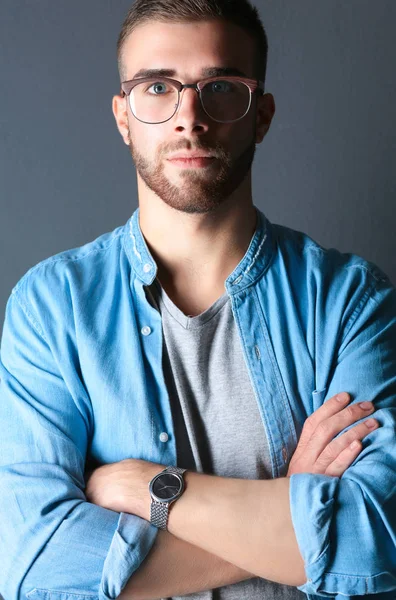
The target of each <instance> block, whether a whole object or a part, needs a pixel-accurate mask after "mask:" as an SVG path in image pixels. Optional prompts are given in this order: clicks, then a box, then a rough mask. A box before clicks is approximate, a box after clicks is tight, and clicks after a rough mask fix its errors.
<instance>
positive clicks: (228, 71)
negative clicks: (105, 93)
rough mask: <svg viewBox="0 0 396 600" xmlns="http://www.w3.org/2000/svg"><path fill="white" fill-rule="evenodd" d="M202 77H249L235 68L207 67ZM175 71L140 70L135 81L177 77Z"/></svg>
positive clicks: (135, 76) (202, 72) (134, 77)
mask: <svg viewBox="0 0 396 600" xmlns="http://www.w3.org/2000/svg"><path fill="white" fill-rule="evenodd" d="M201 74H202V77H221V76H227V75H235V76H237V77H247V75H246V74H245V73H244V72H243V71H241V70H240V69H237V68H235V67H206V68H204V69H202V71H201ZM175 76H176V71H175V69H140V71H138V72H137V73H135V75H134V76H133V79H136V78H140V77H175Z"/></svg>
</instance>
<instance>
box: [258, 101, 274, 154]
mask: <svg viewBox="0 0 396 600" xmlns="http://www.w3.org/2000/svg"><path fill="white" fill-rule="evenodd" d="M274 114H275V100H274V97H273V95H272V94H264V95H263V96H258V97H257V114H256V144H261V142H262V141H263V139H264V137H265V135H266V133H267V131H268V130H269V128H270V125H271V122H272V119H273V116H274Z"/></svg>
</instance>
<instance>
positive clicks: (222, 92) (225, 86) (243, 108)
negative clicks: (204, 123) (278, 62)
mask: <svg viewBox="0 0 396 600" xmlns="http://www.w3.org/2000/svg"><path fill="white" fill-rule="evenodd" d="M201 98H202V104H203V107H204V109H205V111H206V112H207V113H208V115H209V116H210V117H212V119H215V120H216V121H224V122H225V121H236V120H237V119H240V118H241V117H243V116H244V115H245V114H246V112H247V110H248V109H249V106H250V89H249V88H248V86H247V85H245V84H244V83H242V82H240V81H230V80H227V79H217V80H216V81H210V82H208V83H207V84H206V85H205V86H204V87H203V89H202V91H201Z"/></svg>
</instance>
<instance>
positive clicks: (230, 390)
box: [146, 279, 305, 600]
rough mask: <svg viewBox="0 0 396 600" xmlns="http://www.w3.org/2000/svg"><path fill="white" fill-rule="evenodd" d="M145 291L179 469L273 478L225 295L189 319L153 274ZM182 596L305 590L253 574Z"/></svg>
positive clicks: (292, 598) (283, 594)
mask: <svg viewBox="0 0 396 600" xmlns="http://www.w3.org/2000/svg"><path fill="white" fill-rule="evenodd" d="M146 290H147V295H148V299H149V301H150V302H151V304H152V305H153V306H154V307H155V308H157V310H159V311H160V313H161V316H162V327H163V333H164V353H163V355H164V365H163V368H164V374H165V381H166V384H167V388H168V392H169V397H170V402H171V407H172V414H173V419H174V425H175V433H176V445H177V456H178V461H177V462H178V466H180V467H184V468H190V469H193V470H195V471H199V472H204V473H208V474H213V475H218V476H221V477H237V478H240V479H269V478H271V477H272V475H271V462H270V457H269V450H268V443H267V436H266V433H265V430H264V425H263V420H262V418H261V416H260V411H259V407H258V403H257V400H256V397H255V394H254V391H253V387H252V384H251V381H250V378H249V373H248V370H247V367H246V363H245V360H244V356H243V350H242V345H241V343H240V339H239V334H238V331H237V326H236V323H235V319H234V316H233V313H232V308H231V303H230V300H229V297H228V295H227V293H226V292H225V293H224V294H223V295H222V296H221V297H220V298H218V300H216V302H215V303H214V304H212V306H210V307H209V308H208V309H207V310H205V311H204V312H203V313H201V314H200V315H198V316H194V317H191V316H187V315H185V314H184V313H183V312H182V311H181V310H180V309H179V308H178V307H177V306H176V305H175V304H174V303H173V302H172V300H171V299H170V298H169V296H168V295H167V294H166V292H165V290H164V289H163V288H162V286H161V285H160V282H159V280H158V279H156V280H155V281H154V282H153V284H152V285H151V286H149V287H147V288H146ZM264 535H265V532H264V531H263V536H264ZM184 598H186V599H187V598H188V599H190V600H198V599H199V600H244V599H246V600H256V599H257V600H258V599H259V598H260V599H262V598H265V599H266V600H297V599H298V600H301V599H302V598H304V599H305V594H303V593H302V592H300V591H299V590H297V588H295V587H292V586H287V585H282V584H278V583H274V582H270V581H267V580H265V579H262V578H259V577H254V578H252V579H248V580H246V581H241V582H239V583H236V584H233V585H228V586H223V587H221V588H216V589H215V590H211V591H207V592H200V593H195V594H190V595H188V596H184V597H183V599H184ZM173 600H182V598H181V597H178V598H176V597H175V598H174V599H173Z"/></svg>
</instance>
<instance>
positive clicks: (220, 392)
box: [0, 0, 396, 600]
mask: <svg viewBox="0 0 396 600" xmlns="http://www.w3.org/2000/svg"><path fill="white" fill-rule="evenodd" d="M119 59H120V75H121V82H122V93H121V94H120V95H119V96H115V97H114V99H113V112H114V116H115V119H116V123H117V126H118V129H119V131H120V134H121V136H122V138H123V140H124V142H125V144H126V145H128V146H129V148H130V151H131V154H132V158H133V160H134V162H135V165H136V169H137V178H138V196H139V210H137V211H135V212H134V213H133V215H132V217H131V219H129V220H128V222H127V223H126V225H125V226H122V227H119V228H117V229H116V230H115V231H113V232H111V233H108V234H104V235H103V236H100V237H99V238H98V239H97V240H95V241H93V242H91V243H88V244H86V245H85V246H83V247H81V248H77V249H74V250H70V251H67V252H63V253H61V254H59V255H57V256H55V257H52V258H49V259H47V260H45V261H43V262H42V263H40V264H39V265H37V266H36V267H34V268H33V269H31V270H30V271H29V272H28V273H27V274H26V275H25V276H24V277H23V278H22V279H21V281H20V282H19V283H18V284H17V286H16V287H15V288H14V290H13V293H12V294H11V297H10V299H9V302H8V304H7V311H6V318H5V323H4V331H3V339H2V348H1V380H2V383H1V397H0V423H1V425H2V435H1V436H0V460H1V471H0V473H1V490H2V493H1V494H0V498H1V499H0V515H1V519H0V542H1V543H0V552H1V557H0V558H1V561H0V564H1V565H2V573H1V575H0V578H1V579H0V592H1V593H2V594H3V595H4V598H5V600H19V599H22V598H25V597H28V598H34V599H38V600H40V599H45V600H71V599H74V600H87V599H93V598H100V599H101V600H104V599H108V598H116V597H120V595H121V597H122V598H124V599H127V598H141V599H143V598H159V597H161V598H163V597H173V598H175V597H177V596H178V597H184V596H186V595H188V594H192V596H191V597H193V598H194V597H195V598H227V599H231V598H232V599H233V598H238V599H239V598H249V599H251V598H252V599H253V598H262V597H266V598H275V597H279V596H282V597H285V598H294V597H298V596H300V597H302V593H303V592H305V593H306V594H308V596H309V597H314V596H328V595H331V596H336V595H342V596H353V595H363V594H374V593H375V594H376V595H377V597H379V598H385V597H389V598H392V597H394V594H395V589H396V572H395V564H396V552H395V541H396V536H395V531H396V523H395V518H396V517H395V515H396V511H395V492H394V489H395V470H396V468H395V467H396V460H395V459H396V451H395V444H394V431H395V412H396V411H395V406H396V402H395V397H396V377H395V366H396V296H395V290H394V288H393V287H392V285H391V284H390V282H389V280H388V279H387V277H386V276H385V275H384V274H383V273H382V272H381V271H380V270H379V269H378V268H377V267H376V266H375V265H373V264H371V263H367V262H366V261H364V260H363V259H361V258H359V257H357V256H354V255H343V254H341V253H338V252H337V251H335V250H325V249H323V248H321V247H320V246H319V245H318V244H316V243H315V242H314V241H313V240H311V239H310V238H308V236H305V235H304V234H302V233H300V232H296V231H293V230H291V229H287V228H285V227H281V226H277V225H273V224H271V223H270V222H269V220H268V219H267V218H266V217H265V215H264V214H263V213H262V212H261V211H259V210H258V209H256V207H255V205H254V203H253V198H252V190H251V166H252V161H253V157H254V151H255V146H256V144H258V143H261V142H262V140H263V139H264V137H265V135H266V132H267V131H268V129H269V127H270V124H271V120H272V118H273V115H274V112H275V107H274V100H273V97H272V96H271V94H265V93H263V91H264V79H265V60H266V38H265V33H264V30H263V29H262V25H261V23H260V21H259V19H258V16H257V12H256V11H255V10H254V9H253V8H252V7H251V6H250V5H249V4H248V2H245V1H241V0H239V1H235V2H234V1H217V2H214V1H211V0H200V1H197V0H162V1H160V0H158V1H154V0H150V2H146V1H144V0H137V2H136V3H135V4H134V5H133V7H132V8H131V11H130V13H129V14H128V16H127V19H126V21H125V23H124V27H123V30H122V32H121V35H120V40H119ZM342 391H344V393H341V392H342ZM345 392H348V393H349V394H350V395H349V396H348V394H347V393H345ZM351 400H353V402H352V403H351V402H350V401H351ZM367 400H371V401H372V402H364V401H367ZM373 403H374V404H375V409H376V413H375V417H376V418H375V419H365V417H366V416H368V415H370V414H372V412H373V410H374V404H373ZM356 422H358V423H357V424H356ZM353 442H355V444H353ZM87 460H88V461H89V462H90V465H91V467H92V466H98V465H99V467H98V468H96V469H95V468H93V469H92V468H91V469H90V470H89V471H87V472H86V473H85V468H86V462H87ZM185 469H186V470H185ZM163 471H165V473H163ZM84 475H86V479H87V482H86V481H85V479H84ZM149 483H150V486H149ZM205 590H206V591H205Z"/></svg>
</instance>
